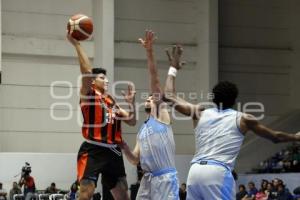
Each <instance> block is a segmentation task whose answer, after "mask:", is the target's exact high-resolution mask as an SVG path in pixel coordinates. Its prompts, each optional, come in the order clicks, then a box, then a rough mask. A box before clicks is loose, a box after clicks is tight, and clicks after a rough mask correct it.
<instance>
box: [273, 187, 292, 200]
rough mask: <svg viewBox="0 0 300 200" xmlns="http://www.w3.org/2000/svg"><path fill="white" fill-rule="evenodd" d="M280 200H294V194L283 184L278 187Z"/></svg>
mask: <svg viewBox="0 0 300 200" xmlns="http://www.w3.org/2000/svg"><path fill="white" fill-rule="evenodd" d="M277 199H278V200H293V196H292V194H291V193H290V192H289V191H288V190H287V189H286V188H285V186H284V185H283V184H279V185H278V198H277Z"/></svg>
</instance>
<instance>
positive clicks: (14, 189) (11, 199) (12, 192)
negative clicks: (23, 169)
mask: <svg viewBox="0 0 300 200" xmlns="http://www.w3.org/2000/svg"><path fill="white" fill-rule="evenodd" d="M15 194H22V191H21V189H20V188H19V186H18V183H17V182H13V185H12V188H11V190H10V191H9V200H14V195H15Z"/></svg>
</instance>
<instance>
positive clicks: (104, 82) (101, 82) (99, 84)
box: [94, 74, 108, 92]
mask: <svg viewBox="0 0 300 200" xmlns="http://www.w3.org/2000/svg"><path fill="white" fill-rule="evenodd" d="M94 84H95V86H96V88H97V89H99V90H100V91H102V92H106V91H107V89H108V79H107V77H106V76H105V75H104V74H98V75H97V76H96V78H95V81H94Z"/></svg>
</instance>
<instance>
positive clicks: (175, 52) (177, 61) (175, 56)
mask: <svg viewBox="0 0 300 200" xmlns="http://www.w3.org/2000/svg"><path fill="white" fill-rule="evenodd" d="M165 51H166V54H167V56H168V60H169V63H170V66H173V67H175V68H176V69H177V70H179V69H181V68H182V66H183V65H185V62H184V61H181V56H182V53H183V48H182V46H181V45H174V46H173V47H172V55H171V54H170V52H169V49H166V50H165Z"/></svg>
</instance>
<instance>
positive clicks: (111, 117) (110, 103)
mask: <svg viewBox="0 0 300 200" xmlns="http://www.w3.org/2000/svg"><path fill="white" fill-rule="evenodd" d="M85 98H87V100H86V101H81V102H80V107H81V111H82V115H83V126H82V135H83V137H84V138H85V139H87V140H92V141H96V142H101V143H106V144H118V143H121V142H122V135H121V121H120V120H119V119H116V117H117V110H118V108H117V106H116V104H115V102H114V100H113V99H112V98H111V97H110V96H109V95H108V96H105V97H104V96H103V95H101V93H99V92H97V91H96V90H95V89H91V90H90V92H89V93H88V94H87V96H86V97H85Z"/></svg>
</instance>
